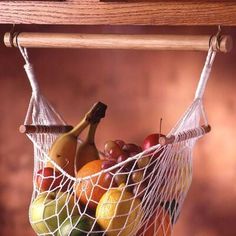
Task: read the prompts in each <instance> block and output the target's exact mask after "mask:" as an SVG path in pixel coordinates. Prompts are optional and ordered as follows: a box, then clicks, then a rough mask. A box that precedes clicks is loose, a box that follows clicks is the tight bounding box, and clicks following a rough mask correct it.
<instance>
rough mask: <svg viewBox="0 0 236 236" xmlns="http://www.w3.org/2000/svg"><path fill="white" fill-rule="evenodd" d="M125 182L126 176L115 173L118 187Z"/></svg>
mask: <svg viewBox="0 0 236 236" xmlns="http://www.w3.org/2000/svg"><path fill="white" fill-rule="evenodd" d="M126 180H127V176H126V174H121V173H117V174H116V175H115V182H116V184H117V185H118V186H119V185H120V184H122V183H124V184H125V183H126Z"/></svg>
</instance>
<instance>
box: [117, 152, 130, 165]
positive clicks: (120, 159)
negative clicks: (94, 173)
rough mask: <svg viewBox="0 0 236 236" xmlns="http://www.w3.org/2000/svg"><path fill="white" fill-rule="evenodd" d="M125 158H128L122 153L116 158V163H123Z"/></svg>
mask: <svg viewBox="0 0 236 236" xmlns="http://www.w3.org/2000/svg"><path fill="white" fill-rule="evenodd" d="M127 158H128V155H127V154H125V153H124V154H122V155H120V156H119V157H118V158H117V163H120V162H122V161H125V160H126V159H127Z"/></svg>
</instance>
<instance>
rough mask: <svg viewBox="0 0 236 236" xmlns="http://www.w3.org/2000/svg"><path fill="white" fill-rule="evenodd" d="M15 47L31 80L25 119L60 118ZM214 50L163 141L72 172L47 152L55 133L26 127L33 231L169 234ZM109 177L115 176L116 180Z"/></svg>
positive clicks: (201, 120)
mask: <svg viewBox="0 0 236 236" xmlns="http://www.w3.org/2000/svg"><path fill="white" fill-rule="evenodd" d="M20 50H21V53H22V55H23V56H24V59H25V61H26V65H25V70H26V73H27V76H28V78H29V81H30V84H31V87H32V97H31V100H30V104H29V108H28V112H27V115H26V118H25V124H27V125H29V124H33V125H66V122H65V121H64V120H63V119H62V117H61V116H60V115H59V114H58V113H57V112H56V111H55V110H54V109H53V107H52V106H51V105H50V104H49V102H48V101H47V100H46V99H45V98H44V97H43V95H42V94H41V92H40V90H39V87H38V84H37V80H36V78H35V74H34V71H33V67H32V65H31V64H30V62H29V58H28V55H27V52H26V50H25V49H23V48H21V47H20ZM214 57H215V52H213V51H212V50H211V49H210V50H209V52H208V55H207V59H206V62H205V65H204V68H203V71H202V74H201V78H200V81H199V85H198V87H197V90H196V94H195V98H194V100H193V102H192V104H191V105H190V106H189V108H188V109H187V110H186V112H185V113H184V114H183V116H182V117H181V119H180V120H179V121H178V122H177V124H176V125H175V126H174V127H173V129H172V130H171V131H170V132H169V134H168V135H167V138H168V137H172V138H174V139H173V140H172V142H171V143H169V144H166V145H161V144H157V145H156V146H153V147H150V148H149V149H147V150H145V151H142V152H140V153H138V154H136V155H134V156H131V157H129V158H128V159H127V160H125V161H123V162H121V163H119V164H116V165H114V166H112V167H110V168H107V169H104V170H101V171H99V172H97V173H95V174H93V175H90V176H86V177H82V178H77V177H74V176H71V175H70V174H68V173H67V172H66V171H65V170H64V168H63V167H61V166H59V165H57V163H56V162H54V161H53V160H52V159H51V158H50V156H49V154H48V153H49V150H50V148H51V147H52V145H53V143H54V142H55V140H56V139H57V137H58V136H59V134H55V133H37V132H36V133H28V134H27V136H28V137H29V138H30V140H31V141H32V143H33V146H34V174H33V194H32V201H31V205H30V210H29V219H30V223H31V225H32V227H33V229H34V230H35V232H36V233H37V235H56V236H65V235H67V236H68V235H108V236H113V235H114V236H115V235H122V236H128V235H129V236H132V235H137V236H140V235H143V236H151V235H155V236H169V235H172V231H173V226H174V224H175V222H176V221H177V219H178V217H179V214H180V211H181V209H182V205H183V202H184V200H185V197H186V194H187V192H188V189H189V187H190V184H191V180H192V151H193V148H194V145H195V143H196V141H197V140H198V138H200V137H201V136H202V135H204V134H205V131H204V129H202V128H201V126H200V125H202V124H204V125H208V122H207V118H206V114H205V111H204V107H203V104H202V96H203V93H204V90H205V86H206V82H207V80H208V77H209V74H210V71H211V67H212V63H213V60H214ZM80 143H81V141H79V140H78V144H77V145H80ZM49 163H50V166H53V167H54V168H53V172H51V173H47V168H46V167H47V166H48V165H49ZM140 163H141V164H140ZM142 163H146V164H142ZM65 165H67V163H65ZM127 166H129V169H127V168H126V167H127ZM135 172H137V173H139V175H140V173H141V175H142V178H139V180H138V181H133V179H132V175H133V173H135ZM104 178H109V181H106V184H105V185H104V184H101V183H103V182H104ZM117 178H120V179H122V181H121V182H122V183H121V184H120V185H119V186H118V185H117V184H116V180H117ZM42 180H43V181H42ZM45 183H46V185H47V186H46V187H45ZM134 189H135V190H136V191H133V190H134ZM95 194H98V195H99V194H100V195H101V197H100V198H99V201H96V200H94V199H96V198H94V195H95Z"/></svg>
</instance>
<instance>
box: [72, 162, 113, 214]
mask: <svg viewBox="0 0 236 236" xmlns="http://www.w3.org/2000/svg"><path fill="white" fill-rule="evenodd" d="M102 163H103V161H102V160H94V161H90V162H88V163H87V164H85V165H84V166H83V167H82V168H81V169H80V170H79V171H78V173H77V178H84V177H87V176H91V175H94V174H96V173H98V172H100V171H101V170H102ZM78 181H79V180H78ZM111 181H112V176H111V175H110V176H109V173H100V174H99V175H98V176H95V177H90V178H88V179H85V180H81V181H79V182H78V183H77V185H76V195H77V198H79V201H80V202H81V203H83V204H84V205H85V206H86V205H88V207H89V208H90V209H92V210H96V207H97V204H98V202H99V200H100V199H101V197H102V196H103V194H104V193H105V192H106V191H107V190H108V188H109V187H110V185H111Z"/></svg>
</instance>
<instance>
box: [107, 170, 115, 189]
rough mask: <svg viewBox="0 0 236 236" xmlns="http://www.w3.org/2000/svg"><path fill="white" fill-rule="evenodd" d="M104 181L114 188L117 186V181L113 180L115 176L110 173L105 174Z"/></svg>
mask: <svg viewBox="0 0 236 236" xmlns="http://www.w3.org/2000/svg"><path fill="white" fill-rule="evenodd" d="M104 181H105V182H106V183H111V186H112V187H115V186H117V184H116V183H115V181H114V179H113V175H112V174H111V173H110V172H107V173H106V174H105V177H104Z"/></svg>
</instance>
